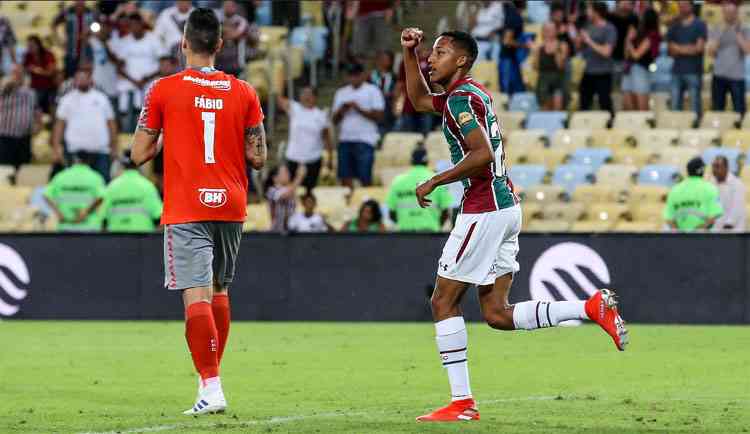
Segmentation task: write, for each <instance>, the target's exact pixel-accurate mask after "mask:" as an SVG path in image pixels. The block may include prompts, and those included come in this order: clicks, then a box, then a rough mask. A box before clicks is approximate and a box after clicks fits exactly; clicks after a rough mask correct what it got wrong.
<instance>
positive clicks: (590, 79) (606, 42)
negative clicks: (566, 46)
mask: <svg viewBox="0 0 750 434" xmlns="http://www.w3.org/2000/svg"><path fill="white" fill-rule="evenodd" d="M587 13H588V17H589V23H588V25H587V26H586V27H585V28H584V29H583V30H581V32H580V33H579V35H578V40H577V44H578V50H579V51H581V53H582V54H583V58H584V59H585V60H586V68H585V69H584V73H583V78H582V79H581V84H580V94H581V103H580V109H581V110H591V108H592V106H593V102H594V95H596V96H597V99H598V100H599V108H600V109H601V110H607V111H609V112H610V113H612V111H613V107H612V74H613V72H614V64H613V61H612V51H613V50H614V48H615V44H616V43H617V29H615V26H613V25H612V24H610V23H609V22H607V20H606V16H607V6H606V5H605V4H604V3H603V2H600V1H596V2H592V3H589V4H588V10H587Z"/></svg>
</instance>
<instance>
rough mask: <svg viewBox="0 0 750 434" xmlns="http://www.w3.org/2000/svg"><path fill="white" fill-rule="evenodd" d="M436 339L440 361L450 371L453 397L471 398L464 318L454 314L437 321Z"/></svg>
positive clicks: (453, 398) (457, 398) (456, 398)
mask: <svg viewBox="0 0 750 434" xmlns="http://www.w3.org/2000/svg"><path fill="white" fill-rule="evenodd" d="M435 335H436V336H435V341H437V347H438V351H439V352H440V361H441V362H442V363H443V367H445V370H446V371H447V372H448V382H450V385H451V399H452V400H453V401H459V400H462V399H467V398H471V387H470V386H469V365H468V363H467V361H466V344H467V342H468V336H467V334H466V324H465V323H464V318H463V317H460V316H454V317H451V318H448V319H445V320H442V321H439V322H436V323H435Z"/></svg>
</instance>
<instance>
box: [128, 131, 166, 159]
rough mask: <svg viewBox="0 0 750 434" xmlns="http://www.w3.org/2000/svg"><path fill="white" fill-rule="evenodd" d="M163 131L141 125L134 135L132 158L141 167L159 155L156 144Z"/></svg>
mask: <svg viewBox="0 0 750 434" xmlns="http://www.w3.org/2000/svg"><path fill="white" fill-rule="evenodd" d="M160 132H161V130H158V129H156V128H148V127H146V125H139V126H138V128H137V129H136V130H135V134H134V135H133V144H132V145H131V147H130V148H131V149H132V150H131V154H130V158H131V159H132V160H133V162H134V163H135V164H137V165H139V166H142V165H143V164H144V163H147V162H149V161H151V160H152V159H153V158H154V157H155V156H156V153H157V146H156V143H157V141H158V139H159V133H160Z"/></svg>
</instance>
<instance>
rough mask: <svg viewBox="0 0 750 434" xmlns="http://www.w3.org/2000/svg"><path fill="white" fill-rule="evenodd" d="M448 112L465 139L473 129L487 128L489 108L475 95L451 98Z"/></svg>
mask: <svg viewBox="0 0 750 434" xmlns="http://www.w3.org/2000/svg"><path fill="white" fill-rule="evenodd" d="M448 110H449V111H450V115H451V117H452V118H453V120H454V121H455V122H456V125H458V127H459V128H460V129H461V134H463V135H464V137H466V135H467V134H469V133H470V132H471V131H472V130H473V129H475V128H479V127H480V126H482V127H484V126H485V123H486V119H485V117H486V114H487V108H486V107H485V105H484V102H482V101H481V99H480V98H479V97H478V96H476V95H474V94H469V95H453V96H451V97H450V98H449V99H448Z"/></svg>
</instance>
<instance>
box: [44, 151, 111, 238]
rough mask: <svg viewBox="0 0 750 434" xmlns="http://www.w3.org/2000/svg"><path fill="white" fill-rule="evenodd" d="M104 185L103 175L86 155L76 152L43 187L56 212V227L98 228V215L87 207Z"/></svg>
mask: <svg viewBox="0 0 750 434" xmlns="http://www.w3.org/2000/svg"><path fill="white" fill-rule="evenodd" d="M105 188H106V184H105V183H104V178H103V177H102V175H100V174H99V172H97V171H95V170H94V169H92V168H91V166H89V165H88V164H87V156H86V155H85V154H84V153H77V154H75V155H74V156H73V165H72V166H70V167H68V168H67V169H65V170H63V171H61V172H59V173H58V174H57V175H55V176H54V177H53V178H52V180H51V181H50V182H49V184H47V187H46V188H45V190H44V199H45V200H46V201H47V204H48V205H49V206H50V208H51V209H52V211H53V212H54V213H55V215H56V216H57V220H58V224H57V229H58V230H59V231H69V232H97V231H101V229H102V218H101V216H100V215H99V214H98V213H91V212H88V210H89V208H91V206H92V205H94V204H96V203H97V202H98V201H99V200H100V199H101V198H102V196H103V195H104V189H105Z"/></svg>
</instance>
